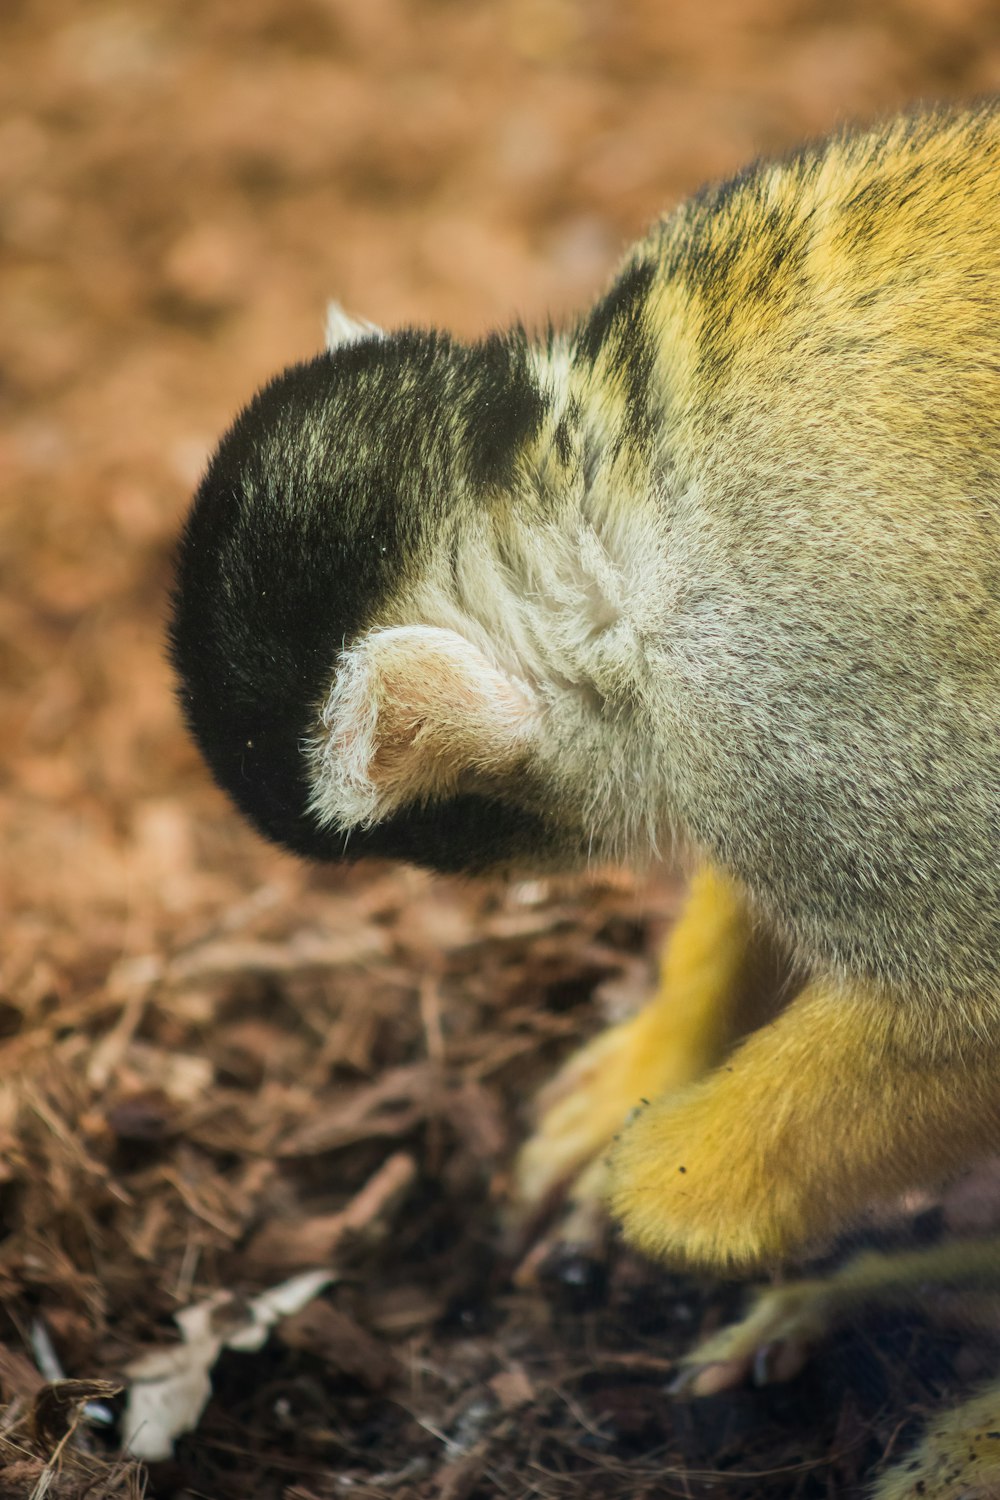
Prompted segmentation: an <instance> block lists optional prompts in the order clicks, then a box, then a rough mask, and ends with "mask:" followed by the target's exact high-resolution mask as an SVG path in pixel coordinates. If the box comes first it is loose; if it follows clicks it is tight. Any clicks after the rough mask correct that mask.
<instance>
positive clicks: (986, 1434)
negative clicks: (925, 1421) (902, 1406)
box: [872, 1383, 1000, 1500]
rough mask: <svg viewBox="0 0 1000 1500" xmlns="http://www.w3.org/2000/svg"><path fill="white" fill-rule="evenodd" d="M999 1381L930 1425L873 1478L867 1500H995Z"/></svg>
mask: <svg viewBox="0 0 1000 1500" xmlns="http://www.w3.org/2000/svg"><path fill="white" fill-rule="evenodd" d="M998 1497H1000V1383H998V1384H996V1385H990V1386H987V1387H986V1388H985V1390H981V1391H980V1392H979V1394H978V1395H976V1396H973V1397H972V1399H971V1400H969V1401H964V1402H963V1403H962V1405H961V1406H956V1407H955V1408H954V1409H953V1410H952V1411H948V1412H945V1413H944V1414H943V1415H942V1416H940V1417H938V1418H937V1420H936V1421H935V1422H932V1423H931V1425H930V1427H929V1428H928V1429H927V1431H926V1432H925V1434H924V1436H923V1438H922V1439H921V1441H920V1443H919V1444H918V1445H917V1447H916V1448H915V1449H914V1450H913V1451H912V1452H911V1453H909V1454H907V1455H906V1457H905V1458H903V1459H901V1460H900V1461H899V1463H895V1464H893V1465H892V1467H891V1468H889V1469H886V1471H885V1473H884V1474H883V1475H882V1477H881V1478H880V1479H879V1480H878V1482H877V1484H876V1485H875V1488H874V1489H873V1491H872V1500H998Z"/></svg>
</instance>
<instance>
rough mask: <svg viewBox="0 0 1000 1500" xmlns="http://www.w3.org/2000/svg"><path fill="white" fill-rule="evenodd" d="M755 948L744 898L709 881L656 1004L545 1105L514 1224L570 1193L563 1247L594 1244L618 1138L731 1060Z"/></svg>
mask: <svg viewBox="0 0 1000 1500" xmlns="http://www.w3.org/2000/svg"><path fill="white" fill-rule="evenodd" d="M750 944H751V930H750V923H749V920H748V918H747V914H746V911H745V908H744V904H743V901H742V898H741V897H740V895H739V893H738V892H737V891H736V890H735V889H734V887H733V886H732V885H731V884H730V882H729V881H728V880H727V879H726V878H725V877H724V876H722V875H720V874H718V873H717V872H716V871H714V870H710V869H706V870H703V871H701V872H700V873H699V874H698V875H696V876H695V878H694V879H693V880H692V882H691V888H690V892H689V895H688V899H687V903H686V905H685V907H684V910H683V912H682V914H681V916H680V918H679V920H678V922H677V924H676V926H675V927H674V929H673V931H672V932H671V934H670V937H669V939H668V941H667V946H666V950H665V952H664V957H663V964H662V972H661V976H660V983H659V986H658V989H657V992H656V995H655V996H654V998H653V999H652V1000H651V1001H650V1003H649V1004H648V1005H647V1006H646V1007H645V1009H643V1010H642V1011H640V1012H639V1014H638V1015H636V1016H633V1017H632V1018H631V1019H630V1020H627V1021H623V1022H622V1023H621V1024H620V1025H618V1026H613V1027H611V1028H610V1030H608V1031H606V1032H603V1033H602V1034H601V1035H600V1036H597V1037H595V1038H594V1040H593V1041H591V1042H590V1043H588V1045H587V1046H585V1047H583V1048H582V1049H581V1050H580V1051H579V1052H578V1053H576V1054H575V1056H573V1057H571V1058H570V1059H569V1061H568V1062H567V1063H566V1064H565V1066H564V1067H563V1068H562V1070H561V1072H559V1073H558V1074H557V1076H556V1077H555V1078H554V1079H553V1081H552V1082H551V1083H550V1084H549V1085H548V1087H547V1088H546V1089H544V1090H543V1091H542V1093H541V1095H540V1096H539V1099H538V1107H539V1114H540V1123H539V1126H538V1129H537V1130H536V1132H535V1134H534V1135H533V1136H532V1137H531V1139H530V1140H529V1141H528V1142H527V1144H526V1145H525V1146H524V1149H523V1150H522V1152H521V1155H520V1157H519V1158H518V1162H517V1166H516V1169H515V1193H514V1203H513V1206H512V1211H511V1217H512V1219H513V1220H515V1221H518V1220H520V1221H522V1222H523V1221H526V1220H528V1219H530V1218H532V1217H533V1216H534V1215H535V1214H536V1213H537V1211H538V1210H539V1209H540V1208H543V1207H544V1206H545V1205H546V1203H547V1202H550V1201H551V1200H552V1199H553V1198H554V1197H555V1196H556V1195H557V1194H558V1193H559V1192H561V1191H563V1190H565V1192H566V1196H567V1199H568V1202H569V1206H570V1211H569V1214H568V1216H567V1218H566V1220H565V1221H564V1223H563V1226H562V1230H561V1233H560V1236H559V1238H560V1241H561V1243H562V1244H563V1245H566V1244H568V1243H573V1242H574V1241H576V1242H580V1241H581V1240H583V1241H585V1240H588V1239H590V1238H592V1231H593V1229H594V1228H595V1226H596V1223H597V1221H598V1220H599V1219H600V1218H601V1217H603V1214H604V1211H605V1209H604V1203H605V1197H606V1191H607V1167H606V1163H605V1162H604V1160H603V1158H604V1156H605V1154H606V1153H607V1151H608V1148H609V1147H610V1145H611V1142H612V1140H613V1139H614V1136H615V1135H616V1133H617V1132H618V1131H619V1130H621V1128H622V1126H623V1125H624V1123H625V1121H626V1119H627V1118H628V1116H629V1115H630V1114H631V1113H632V1111H633V1110H635V1109H636V1108H637V1107H639V1106H640V1105H641V1104H642V1103H643V1102H644V1101H646V1100H649V1099H654V1098H658V1097H660V1096H661V1095H664V1094H668V1093H670V1092H671V1091H673V1090H676V1089H679V1088H682V1087H683V1086H684V1085H686V1084H688V1083H690V1082H691V1081H692V1080H693V1079H695V1078H698V1077H699V1076H700V1075H701V1074H702V1073H703V1072H704V1071H705V1069H706V1068H708V1067H710V1066H711V1065H712V1064H713V1063H714V1062H715V1061H716V1060H717V1059H718V1057H719V1056H720V1055H721V1054H722V1053H723V1052H724V1050H725V1048H726V1046H727V1044H728V1042H729V1040H730V1035H731V1027H732V1017H733V1012H734V1009H735V1008H736V1006H737V1003H738V1000H739V997H740V994H741V990H742V988H743V987H744V980H745V971H746V968H747V963H748V953H749V951H750Z"/></svg>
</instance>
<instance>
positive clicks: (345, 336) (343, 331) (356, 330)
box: [326, 302, 385, 353]
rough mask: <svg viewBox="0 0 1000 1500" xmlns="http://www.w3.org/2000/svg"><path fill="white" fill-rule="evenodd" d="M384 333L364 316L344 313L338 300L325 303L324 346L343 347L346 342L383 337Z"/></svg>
mask: <svg viewBox="0 0 1000 1500" xmlns="http://www.w3.org/2000/svg"><path fill="white" fill-rule="evenodd" d="M383 338H385V334H384V333H383V332H382V330H381V328H377V327H376V326H375V324H374V323H369V322H368V320H367V319H366V318H352V317H349V316H348V314H347V313H345V311H344V309H343V308H342V307H341V305H340V303H339V302H328V303H327V304H326V347H327V350H328V351H329V352H331V353H332V351H333V350H334V349H343V348H344V347H345V346H346V345H347V344H360V343H361V340H362V339H383Z"/></svg>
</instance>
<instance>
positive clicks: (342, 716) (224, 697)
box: [172, 104, 1000, 1264]
mask: <svg viewBox="0 0 1000 1500" xmlns="http://www.w3.org/2000/svg"><path fill="white" fill-rule="evenodd" d="M998 193H1000V115H998V112H997V108H996V107H995V106H994V105H993V104H985V105H983V106H981V107H979V108H976V109H972V110H968V111H954V112H949V111H943V112H934V111H931V112H926V113H916V114H913V115H909V116H906V117H903V118H900V119H897V120H894V121H891V122H890V123H888V124H886V125H885V126H883V127H881V128H878V129H876V130H874V131H870V132H856V133H850V132H848V133H844V134H841V135H837V136H834V137H832V138H831V139H829V140H828V141H826V142H824V143H821V144H819V145H817V146H815V147H809V148H805V149H803V150H802V151H800V152H798V153H796V154H795V155H793V156H791V157H789V158H787V159H786V160H784V161H780V162H772V163H763V164H759V165H757V166H754V167H751V168H749V169H748V170H747V171H746V172H744V173H742V174H741V175H740V176H739V177H737V178H735V179H733V180H732V181H731V182H728V183H725V184H723V185H722V186H719V187H714V188H710V189H708V190H706V191H705V192H703V193H701V194H700V195H699V196H697V197H696V198H694V199H692V200H691V201H690V202H689V203H687V204H684V205H682V206H681V207H680V208H679V209H678V210H677V211H676V212H674V213H673V214H671V215H669V216H668V217H667V218H665V219H664V220H662V222H660V223H659V224H657V225H656V226H655V227H654V228H653V230H652V231H651V233H650V234H649V235H648V237H647V238H646V239H645V240H643V241H642V242H641V243H640V244H639V245H637V246H636V247H635V248H634V249H633V250H632V251H631V253H630V254H629V255H628V257H627V258H626V261H625V263H624V265H623V268H622V270H621V272H620V273H619V275H618V277H617V279H616V280H615V282H614V284H613V285H612V287H611V289H610V290H609V292H608V293H607V295H606V296H604V297H603V298H602V299H601V301H600V302H598V304H597V305H596V307H595V308H594V309H592V310H591V311H590V312H589V313H588V314H587V315H586V316H584V317H583V318H581V319H580V320H579V321H578V322H577V323H576V324H574V325H573V326H571V327H569V328H568V329H567V330H565V331H564V332H561V333H554V332H550V333H549V334H547V335H546V336H545V337H544V338H542V339H540V340H535V341H532V340H530V339H529V338H528V337H527V335H526V334H525V333H524V331H523V330H521V329H517V328H515V329H513V330H511V331H510V332H508V333H505V334H503V335H498V336H494V337H491V338H489V339H486V340H484V341H483V342H481V343H478V344H474V345H464V344H460V343H458V342H456V341H453V340H451V339H449V338H447V337H446V336H444V335H442V334H437V333H429V332H427V333H424V332H413V331H405V332H402V333H391V334H387V335H384V336H379V335H378V334H377V333H374V332H370V331H369V330H366V329H364V328H359V326H358V325H355V324H351V325H349V327H348V328H347V330H346V333H345V337H346V340H347V341H346V342H342V343H340V344H339V345H338V347H336V348H334V349H333V350H332V351H330V352H328V353H326V354H324V355H322V356H320V357H319V358H318V359H316V360H314V361H312V362H310V363H308V364H305V365H301V366H297V367H295V368H294V369H292V370H290V371H287V372H286V373H285V374H284V375H282V376H279V377H278V379H277V380H276V381H274V382H273V383H272V384H271V385H270V386H268V387H267V388H266V389H265V390H264V391H263V392H261V393H260V394H259V395H258V396H257V397H256V398H255V399H254V401H253V402H251V404H250V406H249V407H248V408H247V410H246V411H245V412H244V413H243V415H242V416H241V417H239V418H238V420H237V422H236V423H235V424H234V426H233V428H232V429H231V431H230V432H229V433H228V434H227V435H226V436H225V438H224V439H223V441H222V444H221V445H220V448H219V451H218V453H217V454H216V457H215V458H214V460H213V462H212V464H211V466H210V469H209V472H208V474H207V476H206V478H205V481H204V483H203V485H202V487H201V489H200V491H199V494H198V496H197V498H196V501H195V504H194V507H193V510H192V513H191V516H190V518H189V521H188V525H187V529H186V531H185V535H184V539H183V542H182V546H181V555H180V566H179V573H178V584H177V592H176V600H175V613H174V621H173V631H172V643H173V655H174V660H175V663H176V665H177V668H178V670H179V673H180V676H181V681H182V688H181V694H182V701H183V703H184V707H185V711H186V713H187V717H188V720H189V723H190V724H191V727H192V729H193V731H194V733H195V736H196V737H197V739H198V741H199V743H200V744H201V746H202V748H203V750H204V751H205V754H206V756H207V758H208V761H209V763H210V765H211V766H212V768H213V770H214V772H215V774H216V776H217V777H218V779H219V780H220V782H221V783H222V785H223V786H225V787H226V788H227V789H228V790H229V791H230V792H231V793H232V795H233V797H234V798H235V800H236V801H237V803H238V804H239V805H240V807H241V808H242V809H243V810H244V811H245V812H246V813H247V814H248V815H249V816H250V817H251V818H253V819H254V821H255V822H256V824H257V826H258V827H259V828H261V829H262V830H263V831H264V832H265V833H267V834H268V835H269V836H271V837H273V838H276V839H278V840H280V841H281V842H283V843H285V844H287V845H289V846H290V847H292V848H294V849H297V850H299V851H300V852H302V853H305V854H309V855H314V856H318V857H322V858H339V857H341V856H342V855H344V854H345V853H346V854H347V855H349V856H351V855H355V854H362V853H366V852H373V853H381V854H393V855H397V856H400V857H402V858H407V859H413V860H416V861H417V862H419V863H423V864H427V865H430V866H431V867H433V868H437V869H448V870H455V869H461V870H479V869H486V868H500V869H510V868H522V869H524V868H531V869H537V868H546V867H553V866H574V865H579V864H581V863H582V862H584V861H585V860H586V859H587V858H588V857H589V856H590V855H599V856H601V857H608V856H620V857H623V858H629V859H640V858H643V857H648V856H649V855H650V854H651V853H657V852H665V851H667V850H668V849H670V848H671V847H672V846H675V845H680V846H684V847H689V848H690V849H691V850H693V851H694V852H695V853H696V854H697V855H700V857H701V858H702V859H703V860H705V861H706V862H707V863H708V865H710V866H713V867H714V868H715V869H716V870H717V871H719V872H721V875H720V878H723V879H724V880H725V882H726V883H727V884H728V885H729V886H730V887H732V889H733V890H735V891H737V892H738V893H739V900H740V905H741V909H742V915H741V916H740V918H739V921H738V922H737V923H736V927H735V928H734V930H736V929H737V928H738V929H739V930H743V928H746V929H748V930H752V929H754V928H755V927H756V928H758V929H760V930H763V931H766V932H769V933H773V934H775V935H776V937H777V938H778V939H779V940H780V942H781V943H782V944H784V945H786V946H787V947H788V949H789V951H790V953H791V954H792V955H793V958H794V962H795V963H796V964H797V966H798V967H799V968H800V969H801V970H802V972H804V973H805V974H806V975H808V976H809V983H808V985H807V988H806V991H805V993H804V994H803V995H802V997H801V998H800V999H798V1000H797V1001H796V1002H795V1003H794V1004H793V1005H792V1006H791V1007H790V1008H789V1010H788V1011H787V1012H786V1013H785V1014H784V1015H783V1016H782V1018H781V1019H780V1020H779V1021H778V1022H776V1023H775V1024H774V1025H773V1026H771V1027H769V1028H767V1029H766V1030H764V1031H761V1032H759V1033H757V1034H756V1035H755V1036H753V1037H751V1038H750V1039H749V1040H748V1041H747V1042H745V1043H744V1044H743V1047H742V1048H741V1050H740V1051H738V1052H737V1053H736V1054H735V1055H734V1057H733V1059H732V1061H731V1066H730V1067H729V1068H723V1069H721V1070H719V1071H717V1072H716V1073H714V1074H712V1075H710V1076H709V1077H708V1078H706V1079H704V1080H702V1081H701V1082H698V1083H693V1084H691V1086H690V1089H689V1091H687V1092H685V1093H683V1094H681V1095H679V1096H670V1097H667V1098H664V1099H663V1100H661V1101H659V1102H657V1103H654V1104H653V1106H652V1107H651V1108H650V1109H649V1110H648V1111H646V1112H645V1113H644V1114H643V1115H642V1116H641V1117H640V1118H639V1119H638V1120H637V1121H636V1122H635V1124H634V1125H632V1126H631V1128H630V1129H629V1130H628V1131H627V1132H626V1133H625V1135H624V1138H623V1140H622V1143H621V1146H620V1148H619V1151H618V1154H617V1157H616V1162H617V1166H616V1182H615V1189H614V1199H615V1203H616V1205H617V1208H618V1211H619V1212H620V1214H621V1215H622V1217H623V1218H624V1221H625V1223H626V1227H627V1228H628V1230H629V1232H630V1233H632V1234H633V1235H634V1236H635V1237H637V1238H638V1239H639V1240H640V1242H641V1243H643V1244H644V1245H647V1246H648V1247H650V1248H651V1249H653V1250H656V1251H659V1252H661V1253H664V1254H670V1255H675V1256H680V1257H688V1258H700V1259H703V1260H707V1261H712V1262H715V1263H723V1264H734V1263H740V1264H744V1263H750V1262H753V1261H755V1260H760V1259H766V1258H769V1257H773V1256H776V1255H780V1254H783V1253H785V1252H787V1251H790V1250H792V1249H794V1248H796V1247H797V1246H800V1245H802V1244H803V1243H807V1242H809V1241H810V1240H811V1239H812V1238H813V1237H814V1236H816V1235H818V1234H823V1233H825V1232H827V1231H828V1230H829V1229H831V1228H832V1227H834V1226H835V1225H837V1224H838V1223H840V1222H841V1221H842V1220H844V1219H846V1218H849V1217H850V1216H852V1215H853V1214H855V1213H856V1212H858V1211H859V1210H860V1209H861V1208H862V1207H863V1206H864V1204H865V1202H866V1201H867V1200H868V1198H869V1197H870V1196H871V1195H872V1193H876V1192H890V1191H896V1190H899V1189H902V1188H904V1187H908V1186H912V1185H915V1184H917V1183H918V1182H924V1181H926V1180H928V1179H930V1178H932V1177H934V1176H936V1175H937V1174H938V1173H940V1172H943V1171H945V1170H947V1169H949V1168H950V1167H951V1166H953V1165H954V1164H955V1163H956V1162H957V1161H959V1160H961V1159H963V1158H965V1157H968V1156H970V1155H974V1154H976V1153H977V1152H980V1151H985V1150H987V1149H995V1148H996V1147H997V1146H998V1145H1000V1083H998V1081H997V1080H998V1078H1000V1068H998V1066H997V1064H998V1056H997V1029H998V1022H1000V876H998V864H997V848H998V842H1000V733H998V729H1000V707H998V705H1000V649H998V648H1000V565H998V558H1000V232H998V223H997V208H996V205H997V201H998ZM400 631H402V632H404V633H405V632H407V631H408V632H410V633H411V634H410V635H409V636H408V637H407V639H408V641H409V642H410V647H408V648H407V650H406V651H402V650H400V651H398V652H396V653H395V654H393V653H392V652H390V653H389V656H385V649H387V643H391V641H392V640H393V639H395V640H397V642H398V641H400V640H401V639H402V637H401V636H398V635H397V636H395V637H394V636H393V632H400ZM413 632H416V634H413ZM421 642H422V643H423V644H422V645H420V643H421ZM448 642H450V643H451V644H450V645H448V644H447V643H448ZM456 642H457V643H458V644H457V646H456V644H455V643H456ZM417 646H419V649H417ZM411 648H412V649H411ZM390 657H391V660H392V662H393V663H394V665H390V666H389V667H386V668H385V670H383V667H384V665H385V662H387V661H389V660H390ZM444 661H447V663H448V665H447V668H445V667H442V662H444ZM442 674H443V675H442ZM519 704H520V705H521V708H523V712H522V711H521V709H519V708H518V707H517V705H519ZM508 717H509V718H511V723H512V727H511V732H510V733H507V732H506V729H505V719H506V718H508ZM737 967H738V966H737ZM703 1009H705V1010H706V1011H707V1010H708V1009H709V1007H703ZM668 1071H669V1070H668ZM626 1072H627V1069H626ZM628 1087H629V1085H628V1083H627V1082H626V1083H624V1084H616V1085H615V1089H616V1093H615V1098H616V1099H620V1098H621V1096H622V1095H623V1094H624V1093H626V1092H627V1090H628ZM682 1168H683V1169H684V1170H683V1171H682V1170H681V1169H682Z"/></svg>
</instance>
